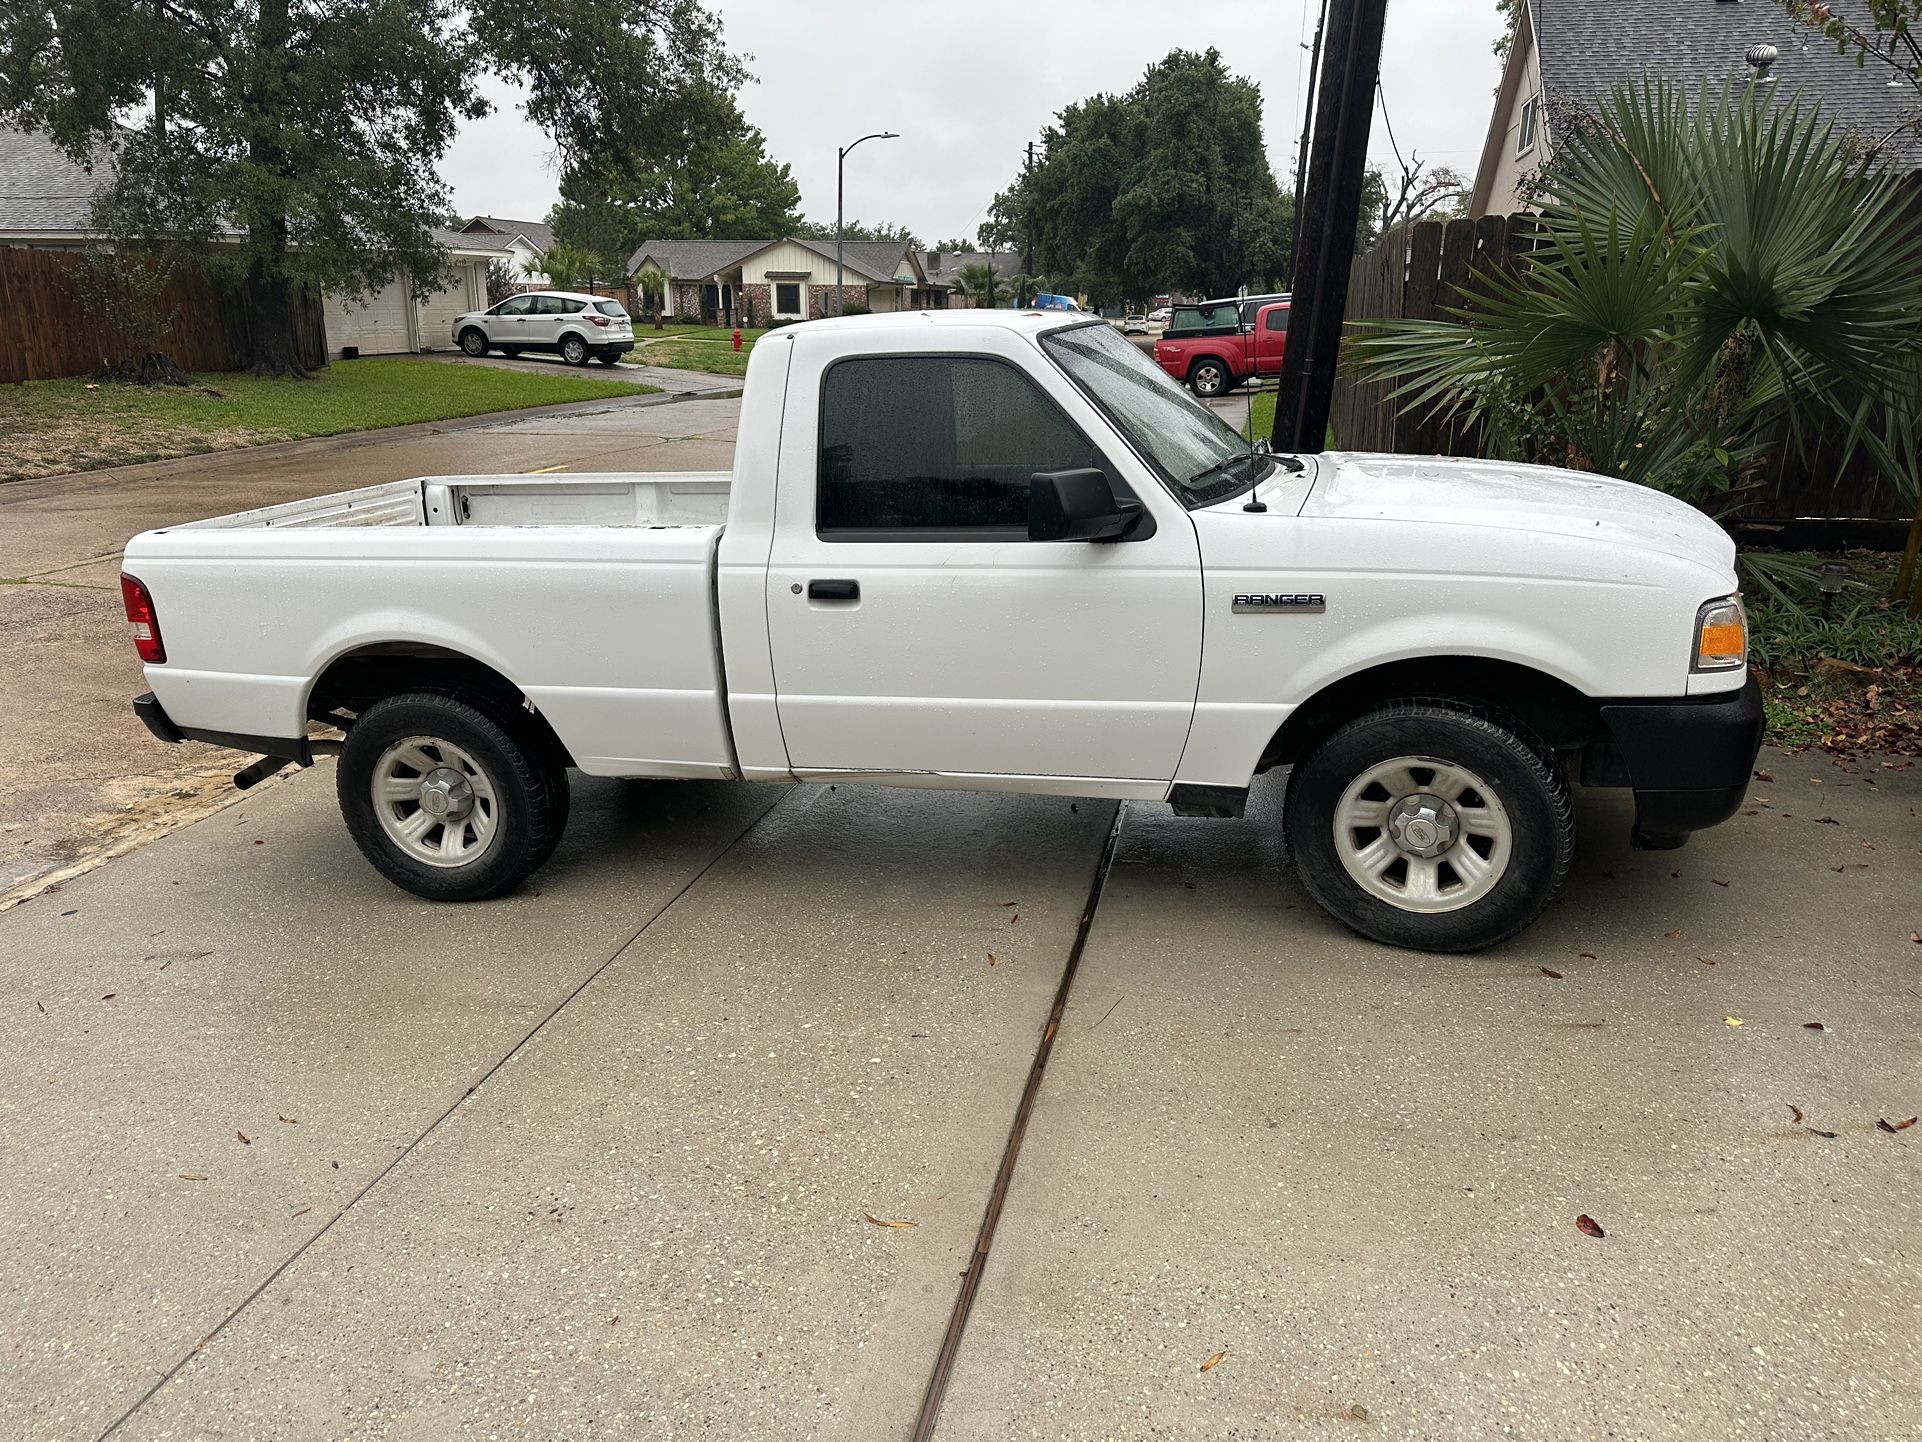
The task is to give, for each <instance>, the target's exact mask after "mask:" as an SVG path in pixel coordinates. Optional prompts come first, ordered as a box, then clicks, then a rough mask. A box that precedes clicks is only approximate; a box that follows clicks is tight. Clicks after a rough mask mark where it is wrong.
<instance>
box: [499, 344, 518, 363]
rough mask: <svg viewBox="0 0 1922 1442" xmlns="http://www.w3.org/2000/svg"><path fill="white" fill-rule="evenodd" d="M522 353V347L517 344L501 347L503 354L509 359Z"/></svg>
mask: <svg viewBox="0 0 1922 1442" xmlns="http://www.w3.org/2000/svg"><path fill="white" fill-rule="evenodd" d="M520 353H521V348H520V347H519V346H517V345H504V346H502V347H501V354H502V355H504V356H506V357H507V358H508V359H509V360H512V359H514V357H515V356H517V355H519V354H520Z"/></svg>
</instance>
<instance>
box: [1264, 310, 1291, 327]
mask: <svg viewBox="0 0 1922 1442" xmlns="http://www.w3.org/2000/svg"><path fill="white" fill-rule="evenodd" d="M1268 329H1269V330H1287V329H1288V307H1287V306H1285V305H1284V306H1283V307H1282V308H1281V309H1280V310H1271V311H1269V312H1268Z"/></svg>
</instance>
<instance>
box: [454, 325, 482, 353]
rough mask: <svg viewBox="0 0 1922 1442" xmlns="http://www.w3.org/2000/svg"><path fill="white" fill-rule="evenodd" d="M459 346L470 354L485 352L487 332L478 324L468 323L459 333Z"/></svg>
mask: <svg viewBox="0 0 1922 1442" xmlns="http://www.w3.org/2000/svg"><path fill="white" fill-rule="evenodd" d="M460 348H461V349H462V350H464V351H466V352H467V353H468V354H469V355H471V356H484V355H486V354H487V332H485V331H483V330H482V329H481V328H480V327H479V326H472V325H470V326H469V327H467V329H466V330H464V331H462V332H461V333H460Z"/></svg>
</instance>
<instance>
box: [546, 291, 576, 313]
mask: <svg viewBox="0 0 1922 1442" xmlns="http://www.w3.org/2000/svg"><path fill="white" fill-rule="evenodd" d="M540 303H541V304H540V313H541V314H542V315H572V314H574V312H575V311H577V310H579V309H580V308H581V303H580V302H579V301H577V300H568V299H566V298H565V297H564V296H558V295H544V296H541V297H540Z"/></svg>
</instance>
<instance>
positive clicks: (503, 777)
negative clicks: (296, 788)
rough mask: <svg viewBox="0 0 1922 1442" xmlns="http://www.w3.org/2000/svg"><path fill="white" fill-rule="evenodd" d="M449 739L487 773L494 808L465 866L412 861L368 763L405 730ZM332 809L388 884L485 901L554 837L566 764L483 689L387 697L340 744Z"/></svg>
mask: <svg viewBox="0 0 1922 1442" xmlns="http://www.w3.org/2000/svg"><path fill="white" fill-rule="evenodd" d="M412 736H424V737H431V738H436V739H438V740H441V741H444V742H451V743H452V744H453V745H454V746H456V747H459V748H460V749H461V750H462V751H465V752H466V753H467V754H468V755H469V756H470V757H471V758H473V760H474V761H475V762H476V763H478V765H479V767H480V768H481V770H482V771H483V772H484V773H485V777H486V780H487V782H488V783H489V785H490V787H491V790H492V793H493V799H494V802H495V804H496V805H497V806H498V814H497V815H496V816H495V818H494V825H495V830H494V834H493V838H492V840H491V842H489V843H488V844H487V845H486V847H485V849H484V850H482V851H481V852H480V853H479V854H478V855H477V857H476V858H475V859H474V860H473V861H471V862H468V863H466V864H464V865H459V866H451V867H449V866H435V865H431V864H428V863H425V862H422V861H419V860H416V859H415V858H414V857H413V856H411V855H410V854H409V853H408V852H407V851H406V850H404V849H403V848H402V846H401V845H400V843H399V842H398V841H396V840H395V839H394V838H393V837H392V836H390V835H389V834H388V833H387V830H386V829H385V828H384V827H383V826H382V824H381V820H380V817H379V815H378V814H377V813H376V809H375V807H376V803H375V799H374V794H373V784H374V778H375V772H376V768H377V766H378V765H379V763H380V761H381V759H382V757H383V756H384V755H385V754H386V753H387V751H388V749H389V748H390V747H392V746H393V745H394V744H395V743H396V742H398V741H401V740H404V739H405V738H407V737H412ZM336 786H337V790H338V792H339V797H340V811H341V816H342V818H343V819H344V820H345V821H346V823H347V830H348V832H349V834H350V835H352V836H353V838H354V844H355V845H356V846H358V847H359V848H360V851H361V854H362V855H363V856H365V857H366V858H367V860H368V861H369V862H371V863H372V864H373V867H374V869H375V870H376V871H378V872H380V874H381V875H382V876H385V877H386V878H387V879H388V880H389V881H391V882H393V883H394V885H396V886H398V887H399V888H400V889H401V890H403V891H408V892H412V893H413V894H414V895H415V896H420V897H425V898H426V899H427V900H429V901H484V900H486V899H488V898H489V897H494V896H499V895H501V894H502V893H503V892H507V891H510V890H512V889H513V888H514V887H515V886H517V885H519V884H520V882H521V881H523V880H525V879H526V878H527V877H528V876H529V875H531V874H532V873H533V872H534V871H535V870H536V869H537V868H538V867H539V866H540V865H541V864H542V863H543V862H545V861H546V860H547V858H548V857H549V856H551V855H553V852H554V848H555V847H556V846H557V845H559V844H560V839H561V833H562V831H563V830H565V828H566V826H567V809H568V784H567V770H566V768H565V766H563V765H562V764H561V763H560V761H559V760H558V759H557V758H555V757H554V756H553V755H552V754H551V752H550V751H549V750H548V749H547V748H546V747H545V746H543V745H542V743H541V739H540V737H539V736H538V735H537V734H536V733H535V731H534V729H533V728H532V727H531V726H529V725H528V724H527V723H526V722H525V721H523V720H522V719H521V718H520V715H519V713H517V712H515V711H514V710H512V709H510V708H508V707H505V706H503V705H501V704H500V703H498V702H497V701H495V700H494V699H493V698H491V697H485V696H473V695H466V694H459V695H456V694H452V693H449V692H441V691H410V692H406V693H404V694H402V695H398V696H389V697H387V698H386V699H385V700H383V701H378V702H376V703H375V704H374V705H372V706H370V707H368V708H367V709H366V711H364V712H362V713H361V716H360V719H359V720H358V721H356V722H355V723H354V725H353V726H352V728H351V729H349V731H348V733H347V740H346V743H345V745H343V746H342V748H341V753H340V766H339V772H338V775H337V777H336Z"/></svg>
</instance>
